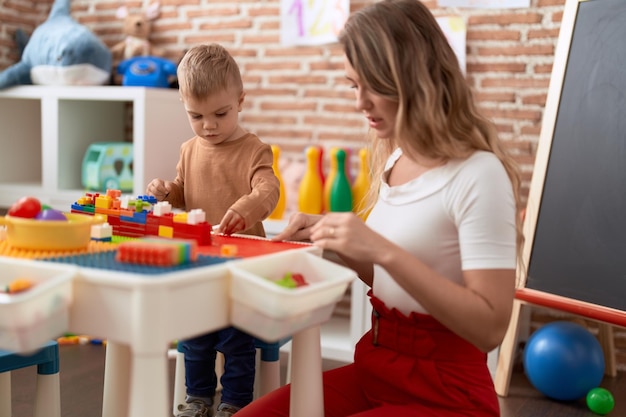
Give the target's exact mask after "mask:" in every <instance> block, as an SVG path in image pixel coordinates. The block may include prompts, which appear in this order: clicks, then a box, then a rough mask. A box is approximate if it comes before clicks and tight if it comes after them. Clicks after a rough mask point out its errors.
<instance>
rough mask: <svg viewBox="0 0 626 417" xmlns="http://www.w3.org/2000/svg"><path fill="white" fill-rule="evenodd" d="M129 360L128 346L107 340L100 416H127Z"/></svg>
mask: <svg viewBox="0 0 626 417" xmlns="http://www.w3.org/2000/svg"><path fill="white" fill-rule="evenodd" d="M130 362H131V354H130V347H129V346H127V345H122V344H119V343H116V342H112V341H108V342H107V345H106V358H105V362H104V393H103V399H102V417H127V416H128V399H129V388H130V386H129V376H130V375H129V370H130Z"/></svg>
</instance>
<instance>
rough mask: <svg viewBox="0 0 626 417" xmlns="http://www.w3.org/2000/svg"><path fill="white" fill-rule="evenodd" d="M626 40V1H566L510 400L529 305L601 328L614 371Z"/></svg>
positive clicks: (531, 221) (503, 370) (500, 378)
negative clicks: (524, 313) (590, 321)
mask: <svg viewBox="0 0 626 417" xmlns="http://www.w3.org/2000/svg"><path fill="white" fill-rule="evenodd" d="M625 40H626V1H624V0H586V1H585V0H567V1H566V3H565V7H564V11H563V19H562V23H561V29H560V33H559V39H558V43H557V48H556V53H555V59H554V64H553V68H552V75H551V79H550V87H549V90H548V96H547V101H546V107H545V111H544V115H543V123H542V127H541V133H540V137H539V146H538V149H537V156H536V159H535V167H534V171H533V177H532V181H531V185H530V192H529V196H528V204H527V207H526V217H525V221H524V235H525V238H526V241H525V244H524V248H523V254H522V262H521V265H522V266H520V268H518V287H517V290H516V297H515V298H516V299H515V302H514V307H513V315H512V318H511V323H510V325H509V329H508V331H507V334H506V336H505V338H504V341H503V342H502V344H501V346H500V353H499V357H498V365H497V369H496V376H495V387H496V392H497V393H498V394H499V395H501V396H506V395H507V394H508V389H509V384H510V378H511V370H512V366H513V357H514V353H515V348H516V341H517V336H518V330H519V329H518V327H519V322H520V312H521V309H522V306H523V305H525V304H533V305H538V306H543V307H547V308H552V309H557V310H561V311H565V312H568V313H573V314H576V315H579V316H583V317H586V318H590V319H593V320H596V321H598V322H600V326H601V327H600V329H601V335H600V336H601V343H603V344H604V347H605V348H607V347H608V348H609V355H611V357H606V356H607V349H605V359H606V360H607V363H608V364H610V366H611V367H612V370H611V371H609V372H608V373H610V374H611V373H614V370H613V369H614V354H613V352H612V346H613V341H612V335H611V332H612V327H611V325H618V326H623V327H626V47H625V46H624V45H625V43H624V42H625ZM607 332H608V333H607ZM607 334H608V335H609V336H608V337H607ZM603 336H604V337H605V338H604V340H602V337H603ZM611 361H612V362H611ZM607 368H608V366H607Z"/></svg>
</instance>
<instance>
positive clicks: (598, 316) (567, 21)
mask: <svg viewBox="0 0 626 417" xmlns="http://www.w3.org/2000/svg"><path fill="white" fill-rule="evenodd" d="M586 1H587V0H567V1H566V3H565V8H564V11H563V18H562V22H561V29H560V33H559V39H558V42H557V47H556V51H555V57H554V64H553V67H552V74H551V78H550V86H549V89H548V96H547V99H546V107H545V110H544V114H543V121H542V127H541V132H540V137H539V145H538V148H537V155H536V158H535V165H534V170H533V176H532V179H531V183H530V191H529V196H528V204H527V207H526V214H525V219H524V226H523V232H524V236H525V237H526V240H525V242H524V247H523V250H522V260H521V263H520V265H519V266H518V273H517V277H518V282H517V290H516V295H515V301H514V303H513V312H512V316H511V321H510V323H509V328H508V330H507V333H506V335H505V337H504V340H503V342H502V344H501V345H500V351H499V355H498V365H497V368H496V374H495V380H494V385H495V389H496V392H497V394H498V395H500V396H503V397H505V396H507V395H508V391H509V385H510V382H511V373H512V369H513V359H514V355H515V350H516V343H517V339H518V333H519V324H520V316H521V309H522V307H523V305H524V304H527V303H528V304H535V305H539V306H543V307H548V308H553V309H558V310H561V311H566V312H569V313H573V314H577V315H580V316H583V317H587V318H590V319H593V320H597V321H599V322H600V334H599V339H600V341H601V344H602V346H603V349H604V353H605V361H606V364H607V366H606V369H605V373H606V374H608V375H613V376H614V375H615V373H616V366H615V354H614V345H613V344H614V341H613V332H612V327H611V324H616V325H619V326H624V327H626V314H624V312H623V311H618V310H615V309H611V308H606V307H602V306H597V305H593V304H591V303H586V302H582V301H577V300H571V299H568V298H566V297H560V296H556V295H551V294H546V293H543V292H541V291H535V290H532V289H528V288H525V286H526V281H527V267H528V265H529V264H530V256H531V251H532V248H533V239H534V236H535V229H536V227H537V220H538V216H539V207H540V204H541V199H542V192H543V186H544V182H545V179H546V172H547V168H548V160H549V157H550V152H551V148H552V139H553V136H554V130H555V126H556V119H557V114H558V110H559V104H560V100H561V92H562V88H563V82H564V79H565V71H566V68H567V64H568V60H569V53H570V47H571V42H572V37H573V34H574V27H575V23H576V17H577V16H578V11H579V5H580V3H583V2H586Z"/></svg>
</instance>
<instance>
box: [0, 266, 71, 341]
mask: <svg viewBox="0 0 626 417" xmlns="http://www.w3.org/2000/svg"><path fill="white" fill-rule="evenodd" d="M77 270H78V269H77V268H76V267H74V266H71V265H55V264H51V263H47V262H40V261H32V260H23V259H12V258H7V257H0V285H1V286H3V287H6V285H8V284H9V283H10V282H11V281H13V280H15V279H17V278H27V279H29V280H31V281H33V283H34V284H35V285H34V286H33V287H32V288H30V289H28V290H25V291H23V292H19V293H15V294H7V293H4V292H3V293H0V349H4V350H10V351H15V352H31V351H34V350H36V349H38V348H40V347H41V346H42V345H43V344H44V343H45V342H47V341H49V340H50V339H55V338H57V337H59V336H61V335H63V333H65V332H66V331H68V322H69V307H70V304H71V303H72V296H73V292H72V280H73V279H74V278H75V277H76V274H77Z"/></svg>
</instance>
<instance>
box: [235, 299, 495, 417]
mask: <svg viewBox="0 0 626 417" xmlns="http://www.w3.org/2000/svg"><path fill="white" fill-rule="evenodd" d="M371 302H372V306H373V307H374V314H373V315H372V329H371V330H370V331H369V332H367V333H366V334H365V335H364V336H363V337H362V338H361V340H360V341H359V342H358V344H357V345H356V349H355V354H354V363H352V364H349V365H346V366H343V367H340V368H337V369H333V370H331V371H327V372H325V373H324V379H323V383H324V415H325V417H348V416H350V417H389V416H394V417H470V416H471V417H497V416H499V415H500V410H499V406H498V398H497V396H496V393H495V390H494V387H493V382H492V379H491V375H490V373H489V369H488V368H487V355H486V354H485V353H483V352H481V351H479V350H478V349H477V348H476V347H474V346H473V345H472V344H470V343H468V342H467V341H465V340H464V339H462V338H460V337H459V336H457V335H455V334H454V333H452V332H451V331H450V330H448V329H447V328H446V327H444V326H443V325H441V324H440V323H439V322H438V321H437V320H435V319H433V318H432V317H431V316H429V315H425V314H417V313H412V314H411V315H410V317H406V316H405V315H403V314H402V313H400V312H399V311H398V310H395V309H393V310H389V309H388V308H387V307H386V306H385V305H384V303H383V302H382V301H380V300H379V299H377V298H375V297H372V298H371ZM246 416H249V417H251V416H263V417H270V416H272V417H274V416H276V417H278V416H280V417H288V416H289V386H285V387H282V388H280V389H278V390H276V391H274V392H272V393H270V394H268V395H266V396H264V397H262V398H260V399H258V400H256V401H254V402H253V403H252V404H250V405H249V406H248V407H246V408H244V409H243V410H241V411H239V413H237V417H246Z"/></svg>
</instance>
